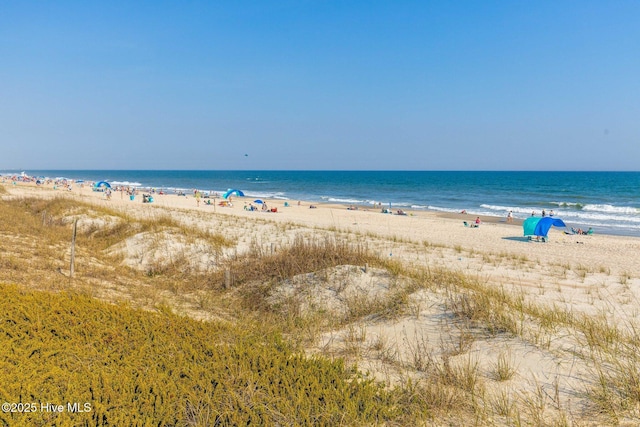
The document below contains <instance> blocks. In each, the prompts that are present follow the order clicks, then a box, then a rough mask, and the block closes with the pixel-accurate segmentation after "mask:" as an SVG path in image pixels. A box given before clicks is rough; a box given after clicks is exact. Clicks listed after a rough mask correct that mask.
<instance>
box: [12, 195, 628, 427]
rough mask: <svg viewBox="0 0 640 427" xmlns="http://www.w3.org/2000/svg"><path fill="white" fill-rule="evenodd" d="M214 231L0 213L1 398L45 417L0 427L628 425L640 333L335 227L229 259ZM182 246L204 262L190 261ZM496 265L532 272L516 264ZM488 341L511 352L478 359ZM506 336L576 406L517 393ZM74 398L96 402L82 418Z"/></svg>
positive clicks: (100, 216) (226, 238)
mask: <svg viewBox="0 0 640 427" xmlns="http://www.w3.org/2000/svg"><path fill="white" fill-rule="evenodd" d="M2 189H3V187H2V186H1V185H0V193H2ZM5 196H6V194H5ZM76 220H77V221H78V222H77V223H78V234H77V238H76V249H75V272H74V275H73V277H71V272H70V268H69V267H70V261H71V260H70V241H71V235H72V233H71V230H72V227H73V224H74V223H75V222H76ZM216 220H217V221H220V222H221V223H222V221H225V220H226V219H225V218H223V217H220V218H217V219H216ZM233 220H235V219H229V221H233ZM263 222H264V221H263ZM241 225H242V226H247V225H246V224H241ZM260 225H261V226H265V224H260ZM267 225H268V224H267ZM239 226H240V225H238V227H239ZM222 228H224V227H223V226H222V225H221V226H220V227H218V228H216V227H210V228H209V229H208V230H201V229H198V228H194V227H193V226H192V224H190V223H188V222H184V221H183V220H182V219H181V218H180V217H169V216H167V215H164V214H163V213H162V211H158V212H154V213H153V214H149V215H147V216H144V217H142V216H131V214H126V213H123V212H120V211H118V210H114V209H110V208H107V207H104V206H98V205H93V204H83V203H80V202H77V201H72V200H70V199H66V198H54V199H50V200H45V199H38V198H33V199H29V198H19V199H5V200H2V201H0V250H1V251H2V256H1V257H0V294H1V295H0V305H1V306H2V311H1V313H2V322H1V323H0V329H1V331H0V337H1V341H0V344H1V346H0V372H2V377H3V379H5V381H3V384H2V386H1V387H0V398H2V399H3V401H6V402H15V403H36V405H37V406H38V411H35V412H31V413H18V412H5V413H2V414H0V420H1V421H2V423H3V424H4V425H51V424H55V425H167V426H168V425H202V426H205V425H240V424H242V425H292V426H293V425H332V426H333V425H345V426H346V425H349V426H351V425H390V426H393V425H433V424H435V425H463V424H464V425H500V424H501V425H510V426H511V425H513V426H520V425H540V426H543V425H550V426H564V425H567V426H568V425H579V426H581V425H616V424H621V425H626V424H629V423H631V424H629V425H632V424H633V423H634V422H635V421H638V420H640V418H639V417H638V411H639V410H640V379H639V378H638V375H636V374H634V373H635V372H639V370H640V356H638V355H639V354H640V351H638V350H640V349H639V348H638V343H639V342H640V337H639V336H638V333H637V331H638V330H640V329H638V328H637V327H636V326H634V325H614V324H611V322H609V321H608V320H607V318H606V316H587V315H583V314H580V313H572V312H569V311H567V310H566V309H564V308H562V307H560V306H555V305H554V306H543V305H540V304H537V303H536V302H535V301H532V300H531V299H527V298H525V296H524V295H523V294H520V293H514V292H508V291H506V290H505V289H503V288H501V287H496V286H491V285H489V284H486V283H483V282H481V281H479V280H478V279H477V278H473V277H469V276H466V275H463V274H461V273H459V272H456V271H451V270H447V269H446V268H433V267H429V266H422V265H406V264H403V263H402V262H400V261H398V260H397V259H394V260H390V259H389V258H385V259H382V258H380V257H379V256H377V255H374V251H372V250H371V249H370V248H369V247H367V244H366V243H364V240H360V239H359V238H356V239H350V240H346V239H342V238H341V237H340V235H341V234H340V233H339V232H337V231H334V232H331V231H330V230H318V229H316V230H313V232H312V233H310V234H304V232H302V231H300V230H298V228H296V227H295V226H294V225H292V224H288V225H287V226H286V227H282V229H281V230H280V231H281V232H282V233H295V234H291V236H292V237H291V238H290V239H289V241H288V243H287V244H278V245H273V244H272V245H264V244H261V243H259V242H258V241H257V240H253V241H252V242H251V243H250V244H248V245H247V247H246V250H244V251H238V250H237V246H236V245H237V243H238V242H237V241H235V240H234V239H233V238H232V237H230V234H225V233H222V232H217V231H210V230H221V229H222ZM247 233H249V231H247ZM356 237H357V236H356ZM380 238H381V237H380V236H377V237H376V239H380ZM136 239H137V240H136ZM139 240H143V241H144V242H145V245H143V246H140V248H143V249H138V250H139V252H141V253H140V254H136V255H135V256H134V257H133V258H132V255H131V254H130V253H127V251H126V250H124V249H123V248H124V247H125V246H126V243H127V242H131V241H139ZM166 240H169V241H170V242H171V245H168V244H165V241H166ZM176 242H178V243H179V245H177V244H176ZM422 246H424V247H426V248H430V246H428V245H422ZM203 248H204V249H203ZM451 249H452V250H453V251H454V252H456V253H460V252H462V251H464V249H463V248H451ZM433 250H435V251H442V250H447V248H443V247H436V246H434V247H433ZM149 253H153V254H157V256H155V255H154V256H148V255H149ZM194 254H196V255H198V256H200V255H203V257H204V259H205V262H200V263H194V262H192V261H193V258H195V257H194ZM478 256H482V255H478ZM491 257H492V258H491V259H494V258H495V259H499V260H509V259H511V260H512V261H513V262H521V263H529V261H528V260H527V259H524V258H513V257H511V258H510V255H509V254H499V255H491ZM132 259H133V260H134V261H135V260H141V261H140V262H139V263H138V264H136V263H135V262H131V260H132ZM142 260H144V262H142ZM577 271H581V272H584V274H583V275H577V281H578V282H582V281H584V279H585V276H586V275H587V273H588V271H587V270H586V269H585V268H577ZM374 273H376V274H378V276H375V277H377V278H380V277H382V278H384V283H383V284H382V285H379V284H377V285H376V286H378V285H379V289H378V290H379V292H378V293H371V292H370V291H371V289H370V288H371V286H368V287H367V289H364V288H362V287H359V286H357V284H354V283H353V282H354V280H356V279H355V278H357V277H360V278H371V277H374V276H373V274H374ZM370 280H373V279H370ZM376 280H377V279H376ZM376 283H377V282H376ZM312 290H315V291H317V292H318V294H317V295H315V294H313V293H312ZM276 295H280V296H279V297H278V298H276V297H275V296H276ZM318 295H319V296H321V297H322V298H324V300H326V298H328V296H330V297H331V298H334V299H335V300H337V301H339V302H340V303H341V304H342V305H341V307H343V309H342V311H340V312H339V314H336V313H334V312H331V311H330V308H329V307H327V306H326V305H323V304H321V303H320V302H322V301H324V300H323V299H322V298H320V299H315V298H316V297H318ZM429 316H431V317H429ZM432 318H433V319H436V318H437V319H439V320H438V321H439V322H440V323H439V325H440V326H439V330H438V331H437V332H438V334H437V336H438V337H439V338H438V340H437V341H436V340H434V339H433V338H431V339H429V338H428V337H427V336H426V335H420V334H418V333H417V332H415V333H407V332H406V331H405V332H403V334H404V335H403V336H402V337H399V336H398V337H393V336H389V335H383V334H380V333H378V332H377V329H376V328H375V327H376V326H380V325H382V324H384V322H389V323H390V324H402V325H409V324H411V325H414V324H424V323H427V322H426V319H432ZM409 322H411V323H409ZM396 338H397V341H393V339H396ZM400 341H402V345H400V344H398V343H399V342H400ZM482 343H493V344H492V345H495V346H496V348H498V347H497V346H498V343H507V344H505V346H504V350H501V351H498V352H497V353H496V354H495V356H494V358H493V359H492V360H489V362H488V363H485V364H484V365H483V363H482V361H481V360H480V359H479V358H478V355H479V354H480V351H481V350H480V349H481V344H482ZM509 343H512V344H513V345H515V344H517V345H520V346H522V347H525V348H526V349H527V350H526V351H528V352H536V351H537V352H540V353H543V354H544V355H545V356H544V357H546V358H549V359H554V360H557V361H558V362H557V363H558V366H560V364H561V363H565V362H566V361H567V360H568V361H569V362H570V364H571V366H572V367H571V370H572V374H573V376H575V377H580V384H582V385H581V386H580V388H578V389H575V390H570V391H569V394H570V396H572V397H571V399H574V400H576V401H578V402H580V404H579V405H574V406H569V404H570V402H568V401H567V399H566V398H565V397H563V396H566V395H567V391H566V390H565V391H564V393H565V394H562V393H563V391H562V390H561V387H560V386H559V384H558V382H557V381H556V382H554V383H553V384H552V386H551V387H550V386H549V385H548V384H545V385H541V384H537V383H534V384H533V386H531V387H529V389H528V391H523V390H522V389H518V388H517V387H516V385H515V384H516V381H518V379H519V378H520V376H521V375H522V370H521V369H520V368H521V366H520V361H519V360H518V356H517V354H516V353H514V352H512V351H511V349H510V346H509ZM500 345H502V344H500ZM574 365H575V366H579V367H581V368H580V370H578V368H576V367H574ZM373 366H375V367H376V368H375V369H376V370H377V372H372V367H373ZM558 369H559V368H558ZM574 369H575V372H574V371H573V370H574ZM381 377H385V378H386V379H382V380H381ZM390 378H392V379H390ZM563 399H565V400H563ZM46 402H50V403H52V404H56V405H57V404H62V405H65V409H67V406H66V405H67V404H68V403H69V404H70V405H71V406H70V407H69V408H71V409H73V410H75V412H73V411H68V410H65V411H64V412H51V411H41V410H39V409H40V405H41V404H42V403H46ZM75 403H78V404H79V405H80V406H74V404H75ZM84 403H87V404H89V405H90V410H89V411H87V412H79V411H77V410H78V409H84V406H82V405H83V404H84Z"/></svg>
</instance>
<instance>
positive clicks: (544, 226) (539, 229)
mask: <svg viewBox="0 0 640 427" xmlns="http://www.w3.org/2000/svg"><path fill="white" fill-rule="evenodd" d="M551 226H555V227H566V224H565V223H564V222H563V221H562V220H561V219H560V218H553V217H550V216H546V217H542V218H541V217H537V216H532V217H529V218H527V219H525V220H524V222H523V223H522V228H523V229H524V235H525V236H539V237H545V238H546V237H547V234H549V229H550V228H551Z"/></svg>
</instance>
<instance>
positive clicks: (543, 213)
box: [542, 209, 547, 218]
mask: <svg viewBox="0 0 640 427" xmlns="http://www.w3.org/2000/svg"><path fill="white" fill-rule="evenodd" d="M545 216H547V212H546V211H545V210H544V209H542V218H544V217H545Z"/></svg>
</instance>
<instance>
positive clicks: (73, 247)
mask: <svg viewBox="0 0 640 427" xmlns="http://www.w3.org/2000/svg"><path fill="white" fill-rule="evenodd" d="M77 230H78V220H77V219H76V220H75V221H73V235H72V236H71V263H70V265H69V277H73V271H74V267H75V261H76V231H77Z"/></svg>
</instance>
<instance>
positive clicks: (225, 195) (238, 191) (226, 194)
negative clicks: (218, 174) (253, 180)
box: [222, 188, 244, 199]
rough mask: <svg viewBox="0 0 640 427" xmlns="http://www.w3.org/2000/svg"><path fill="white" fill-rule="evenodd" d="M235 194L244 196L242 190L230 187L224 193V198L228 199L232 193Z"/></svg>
mask: <svg viewBox="0 0 640 427" xmlns="http://www.w3.org/2000/svg"><path fill="white" fill-rule="evenodd" d="M232 194H235V195H236V196H238V197H244V193H243V192H242V191H240V190H233V189H231V188H230V189H228V190H227V192H226V193H224V194H223V195H222V198H223V199H228V198H229V196H230V195H232Z"/></svg>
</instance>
